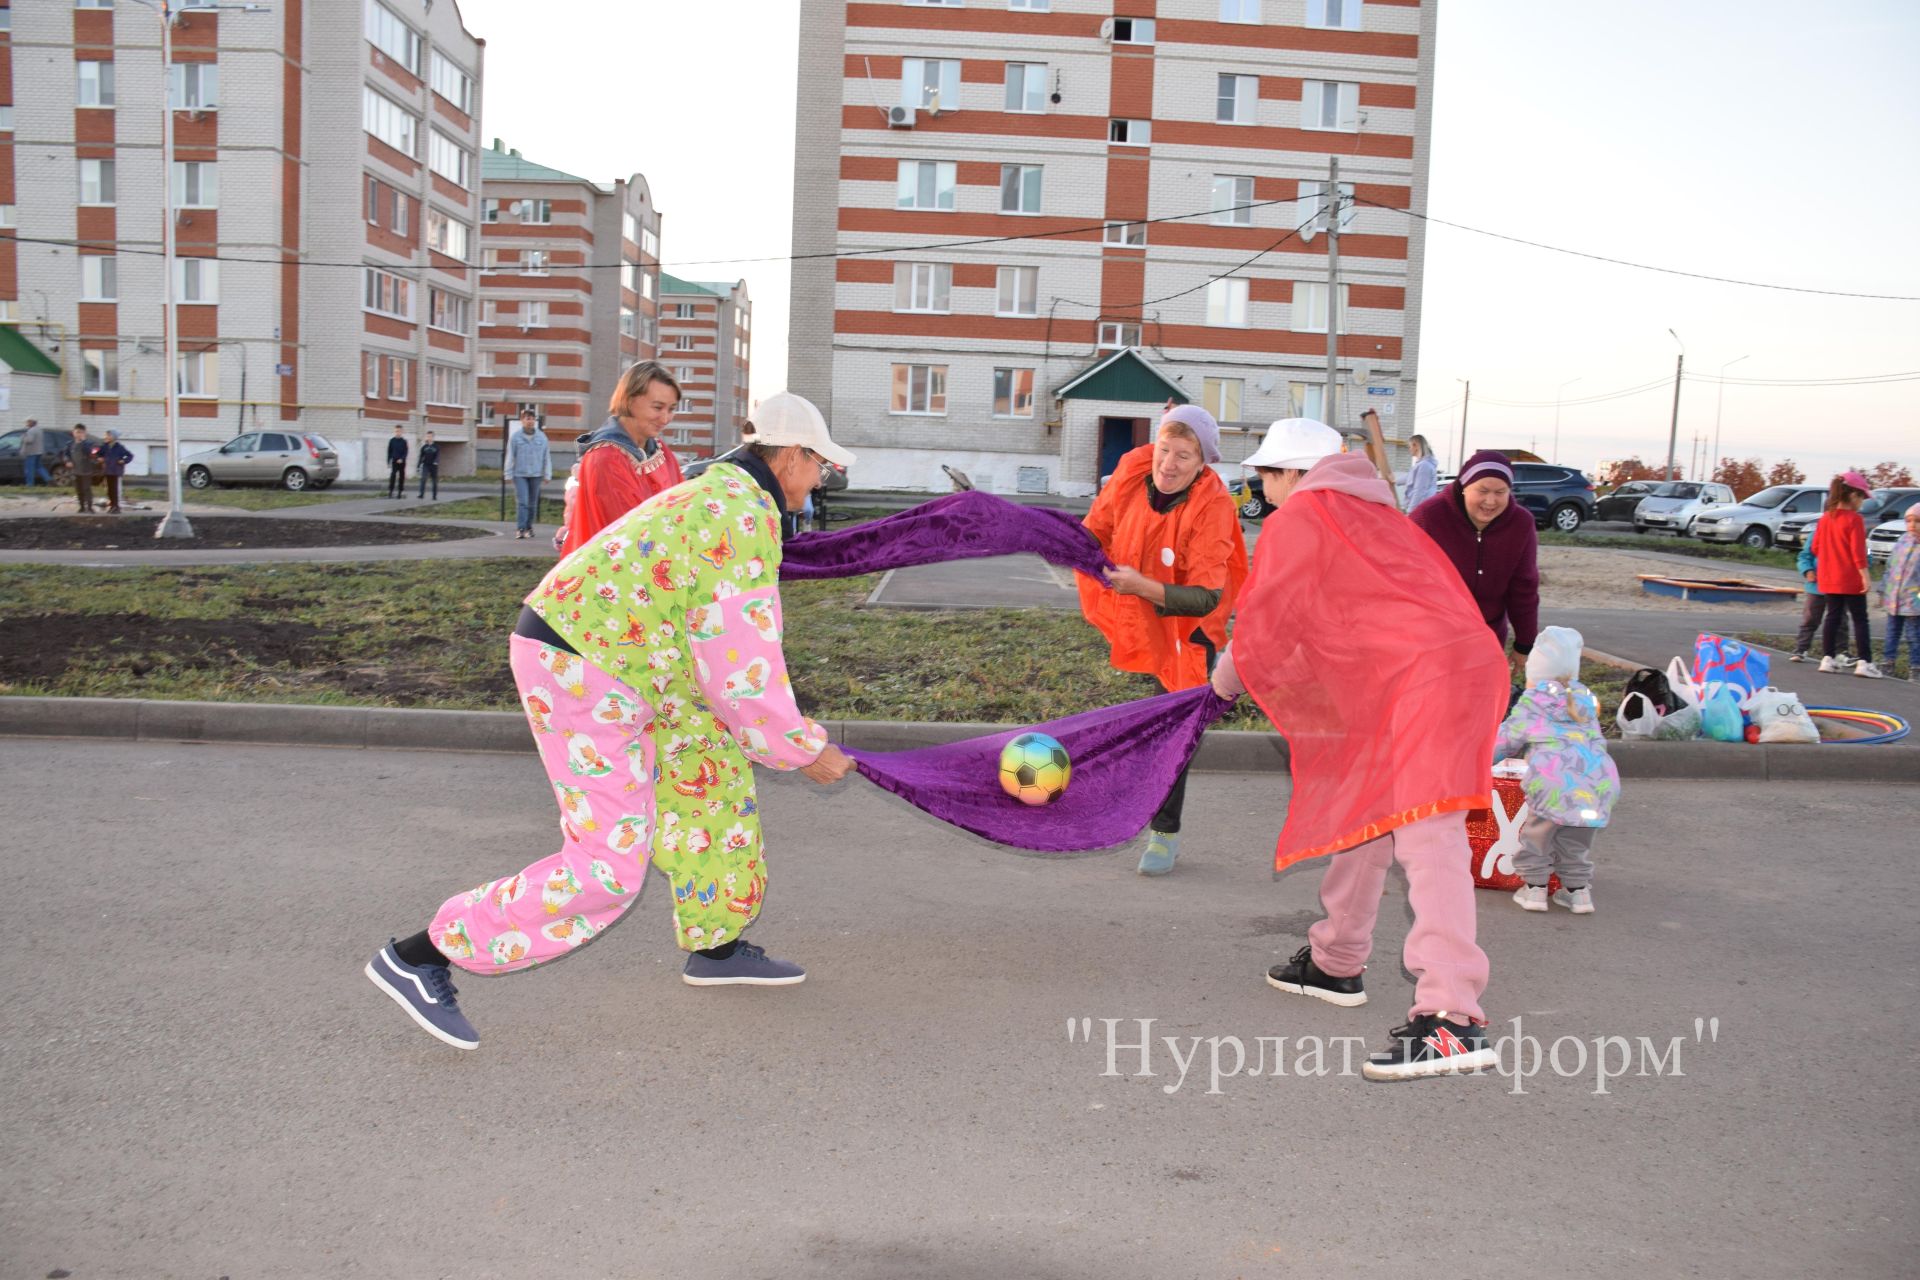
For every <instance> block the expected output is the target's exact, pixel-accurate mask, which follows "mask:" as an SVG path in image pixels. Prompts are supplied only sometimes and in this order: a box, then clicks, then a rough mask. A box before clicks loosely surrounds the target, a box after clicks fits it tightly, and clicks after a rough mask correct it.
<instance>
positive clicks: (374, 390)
mask: <svg viewBox="0 0 1920 1280" xmlns="http://www.w3.org/2000/svg"><path fill="white" fill-rule="evenodd" d="M360 387H361V392H362V394H364V395H365V396H366V398H367V399H369V400H375V399H378V398H379V395H380V357H379V356H377V355H374V354H373V353H372V352H371V351H363V352H361V353H360Z"/></svg>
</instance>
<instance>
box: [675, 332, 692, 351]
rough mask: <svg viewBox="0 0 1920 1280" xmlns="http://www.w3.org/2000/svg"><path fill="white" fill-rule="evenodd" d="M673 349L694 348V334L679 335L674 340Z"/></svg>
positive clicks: (689, 349) (688, 349)
mask: <svg viewBox="0 0 1920 1280" xmlns="http://www.w3.org/2000/svg"><path fill="white" fill-rule="evenodd" d="M673 349H674V350H675V351H691V350H693V335H692V334H690V333H682V334H679V335H677V336H676V337H675V338H674V340H673Z"/></svg>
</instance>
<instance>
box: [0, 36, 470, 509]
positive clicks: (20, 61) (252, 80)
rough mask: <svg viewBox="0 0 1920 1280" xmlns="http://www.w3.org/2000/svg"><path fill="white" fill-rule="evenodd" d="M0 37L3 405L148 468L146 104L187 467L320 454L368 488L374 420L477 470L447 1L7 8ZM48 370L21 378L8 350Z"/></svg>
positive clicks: (461, 134) (161, 336)
mask: <svg viewBox="0 0 1920 1280" xmlns="http://www.w3.org/2000/svg"><path fill="white" fill-rule="evenodd" d="M4 13H5V19H4V21H0V72H4V74H3V75H0V88H4V90H5V91H6V99H7V102H8V103H9V104H11V105H8V106H5V107H4V108H0V118H3V119H0V123H4V124H5V125H6V126H7V127H6V128H5V129H4V130H0V207H4V208H5V209H6V213H7V220H6V222H5V224H4V225H6V226H8V227H11V228H12V229H13V231H12V235H17V237H18V239H17V240H15V239H12V238H11V236H8V233H5V232H0V236H7V237H8V238H6V239H4V240H0V318H10V319H12V320H13V321H14V322H15V324H16V325H17V328H15V329H14V331H13V333H12V334H11V335H9V343H8V344H7V345H6V347H5V349H4V350H0V355H3V354H5V353H6V352H7V351H11V352H13V356H12V357H10V358H8V359H7V361H6V363H8V364H9V365H13V366H14V368H13V372H12V373H11V375H9V381H10V384H11V385H10V386H9V387H8V390H9V392H10V394H9V397H8V404H7V406H6V407H5V409H4V410H0V426H6V427H14V426H19V425H21V423H23V422H24V420H25V419H26V418H27V417H36V418H38V419H39V420H40V421H41V422H42V423H43V424H50V425H53V426H56V427H60V428H65V427H68V426H70V425H71V424H72V423H73V422H75V421H86V422H89V423H90V424H91V425H93V426H95V427H96V428H104V427H112V428H114V429H116V430H117V431H119V433H120V434H121V436H122V438H123V439H124V440H125V441H126V443H127V444H128V445H129V447H130V448H131V449H132V450H133V452H134V454H135V455H136V458H135V462H134V464H133V466H132V467H131V468H130V469H131V470H132V471H134V472H135V473H136V474H138V473H142V472H150V471H151V472H164V471H165V470H166V467H167V459H166V457H165V448H164V440H165V425H164V412H165V407H164V404H165V389H166V388H165V383H164V382H163V381H162V379H163V378H165V377H166V376H167V371H166V370H165V368H164V367H163V365H164V355H163V352H164V350H165V345H164V343H165V328H164V324H165V303H164V300H165V289H164V280H163V279H162V275H161V272H162V262H163V259H162V258H161V256H160V250H161V237H162V227H161V225H160V219H161V216H162V215H161V212H160V210H161V209H162V207H163V201H162V194H161V171H160V164H161V152H160V144H161V117H160V110H161V102H162V100H163V94H166V95H170V97H171V101H172V104H173V109H174V157H173V164H174V179H175V181H174V188H175V190H174V198H175V203H176V206H177V209H178V212H177V215H176V237H177V245H178V256H179V258H180V260H181V261H180V263H179V266H178V270H177V271H176V276H175V285H176V290H177V294H178V298H179V302H180V306H179V346H180V364H179V368H178V370H177V377H178V379H179V386H180V395H181V400H180V418H181V420H180V438H181V448H182V450H183V452H192V451H194V450H196V449H202V448H207V447H210V446H213V445H217V444H219V443H221V442H224V441H226V440H229V439H231V438H233V437H234V436H236V435H239V434H242V433H244V432H253V431H272V430H273V429H275V428H288V429H297V430H299V431H303V432H315V433H318V434H321V435H324V436H325V437H327V438H328V439H329V440H330V441H331V442H332V443H333V444H334V445H335V446H336V448H337V449H338V450H339V453H340V456H341V465H342V472H343V475H344V476H346V477H347V478H357V477H360V476H363V475H379V474H383V473H384V471H385V462H384V457H385V448H386V440H387V438H388V437H389V436H391V435H392V431H393V424H395V423H400V424H403V425H405V426H406V427H407V428H408V432H409V434H410V435H413V436H415V437H416V438H417V436H418V434H419V433H420V432H421V431H424V430H427V429H432V430H434V431H435V432H436V434H437V435H438V436H439V437H440V439H441V441H442V443H443V445H444V446H445V451H444V452H443V454H442V467H443V469H444V470H446V471H448V472H452V473H458V472H460V471H462V470H465V469H467V468H468V467H470V466H471V464H472V460H473V459H472V452H471V437H470V434H469V428H468V423H469V421H470V419H471V416H472V407H473V404H474V393H475V389H474V377H473V375H474V351H473V344H474V341H475V339H474V335H473V323H474V319H475V314H474V313H475V312H476V310H477V301H478V297H477V294H478V280H477V273H476V271H475V269H474V265H473V264H474V263H475V261H476V258H475V254H476V253H477V252H478V246H477V244H476V234H477V233H476V224H477V222H478V220H479V215H480V176H479V156H478V145H477V144H478V136H477V135H478V119H479V113H480V85H481V79H482V58H483V52H484V47H483V43H482V42H481V41H480V40H478V39H476V38H474V36H473V35H471V34H470V33H469V32H468V31H467V30H466V28H465V27H464V26H463V25H462V22H461V18H460V11H459V7H458V5H457V4H455V3H452V2H451V0H448V2H446V3H440V4H426V3H422V2H421V0H391V3H390V4H389V3H382V2H381V0H360V2H358V3H342V4H316V3H313V2H312V0H276V3H275V4H274V5H273V6H272V8H271V9H270V10H269V11H267V12H262V13H242V12H226V13H219V14H204V13H187V14H183V15H181V16H180V18H179V19H178V20H177V22H176V23H175V25H174V33H173V65H172V66H171V67H170V68H167V69H166V74H165V75H164V76H163V74H162V68H161V66H160V59H159V49H160V30H159V21H158V18H157V17H156V15H155V14H154V13H153V11H151V10H149V9H147V8H145V7H144V6H141V5H136V4H119V5H115V4H114V3H113V2H112V0H78V2H77V3H74V4H67V3H64V2H62V3H48V2H43V3H30V4H20V3H17V2H16V3H15V4H14V5H13V6H12V7H11V8H10V9H6V10H4ZM22 345H25V346H27V347H29V348H30V349H32V350H34V351H37V352H39V353H40V354H41V355H42V357H43V358H44V359H45V360H46V361H48V362H49V363H50V364H51V365H53V366H54V367H55V368H56V370H57V372H51V373H49V372H46V371H45V370H39V371H22V370H20V368H19V364H18V363H16V359H17V360H18V361H20V362H24V363H29V364H30V363H32V361H31V360H30V359H29V358H28V357H27V356H26V355H24V354H23V353H21V351H20V347H21V346H22Z"/></svg>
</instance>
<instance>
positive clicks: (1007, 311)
mask: <svg viewBox="0 0 1920 1280" xmlns="http://www.w3.org/2000/svg"><path fill="white" fill-rule="evenodd" d="M998 277H999V278H998V280H997V281H996V282H995V283H996V284H997V285H998V286H999V289H998V294H997V296H996V298H995V300H994V314H995V315H1000V316H1033V315H1039V314H1040V268H1038V267H1001V268H1000V270H999V273H998Z"/></svg>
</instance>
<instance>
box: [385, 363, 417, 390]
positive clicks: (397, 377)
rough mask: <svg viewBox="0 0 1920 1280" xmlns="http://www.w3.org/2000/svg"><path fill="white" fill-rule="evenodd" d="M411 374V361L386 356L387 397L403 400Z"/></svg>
mask: <svg viewBox="0 0 1920 1280" xmlns="http://www.w3.org/2000/svg"><path fill="white" fill-rule="evenodd" d="M412 374H413V361H411V360H401V359H398V358H396V357H394V356H388V357H387V399H389V400H405V399H407V398H408V396H407V382H408V381H409V379H410V378H411V376H412Z"/></svg>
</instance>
